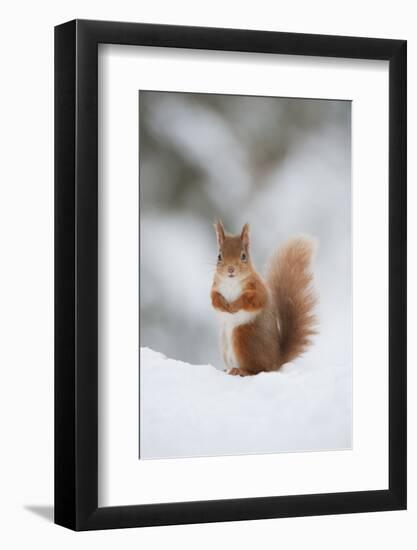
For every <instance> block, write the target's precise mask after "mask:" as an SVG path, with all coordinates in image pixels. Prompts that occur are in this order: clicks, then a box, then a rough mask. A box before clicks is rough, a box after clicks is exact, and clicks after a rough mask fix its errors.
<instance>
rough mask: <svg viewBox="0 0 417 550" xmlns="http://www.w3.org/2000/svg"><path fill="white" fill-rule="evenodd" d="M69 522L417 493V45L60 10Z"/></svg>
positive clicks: (58, 402)
mask: <svg viewBox="0 0 417 550" xmlns="http://www.w3.org/2000/svg"><path fill="white" fill-rule="evenodd" d="M55 197H56V201H55V220H56V225H55V266H56V273H55V280H56V286H55V292H56V296H55V303H56V312H55V521H56V523H58V524H60V525H63V526H65V527H68V528H71V529H74V530H89V529H106V528H122V527H140V526H152V525H169V524H178V523H199V522H214V521H235V520H247V519H261V518H279V517H288V516H306V515H323V514H339V513H353V512H370V511H382V510H400V509H404V508H405V507H406V42H405V41H403V40H386V39H374V38H354V37H339V36H319V35H305V34H288V33H279V32H263V31H262V32H260V31H246V30H236V29H215V28H194V27H174V26H163V25H148V24H139V23H116V22H104V21H80V20H76V21H71V22H68V23H65V24H63V25H60V26H58V27H56V29H55Z"/></svg>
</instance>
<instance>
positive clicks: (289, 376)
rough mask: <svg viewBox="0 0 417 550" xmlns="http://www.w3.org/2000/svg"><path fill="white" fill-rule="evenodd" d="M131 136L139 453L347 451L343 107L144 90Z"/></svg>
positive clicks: (347, 163)
mask: <svg viewBox="0 0 417 550" xmlns="http://www.w3.org/2000/svg"><path fill="white" fill-rule="evenodd" d="M139 144H140V147H139V194H140V201H139V214H140V254H139V258H140V277H139V279H140V280H139V286H140V358H139V370H140V373H139V374H140V376H139V380H140V383H139V392H140V396H139V458H140V459H158V458H181V457H203V456H205V457H207V456H223V455H245V454H262V453H283V452H293V453H294V452H303V451H328V450H347V449H351V448H352V326H351V325H352V294H351V278H352V262H351V102H350V101H343V100H331V99H320V100H318V99H304V98H285V97H253V96H244V95H222V94H208V93H207V94H205V93H181V92H165V91H164V92H160V91H153V90H140V91H139Z"/></svg>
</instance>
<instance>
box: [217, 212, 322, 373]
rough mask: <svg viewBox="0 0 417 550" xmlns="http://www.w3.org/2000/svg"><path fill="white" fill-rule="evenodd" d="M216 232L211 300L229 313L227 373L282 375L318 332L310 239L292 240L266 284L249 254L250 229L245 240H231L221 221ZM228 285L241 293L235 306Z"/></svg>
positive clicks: (244, 231) (276, 257)
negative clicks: (280, 370)
mask: <svg viewBox="0 0 417 550" xmlns="http://www.w3.org/2000/svg"><path fill="white" fill-rule="evenodd" d="M215 228H216V233H217V240H218V244H219V257H218V263H217V270H216V273H215V276H214V281H213V286H212V291H211V300H212V305H213V307H214V308H215V309H216V310H218V311H219V312H222V314H228V315H226V318H224V319H223V322H224V323H225V327H226V328H224V331H225V332H224V335H223V338H222V341H223V342H224V341H225V339H226V345H227V346H231V347H232V352H233V353H232V355H230V349H229V348H227V350H226V351H227V353H224V356H226V357H228V358H229V359H228V361H229V362H232V365H230V364H229V365H227V366H228V367H229V370H228V372H229V373H230V374H231V375H235V376H237V375H239V376H248V375H254V374H257V373H259V372H262V371H272V370H277V369H278V368H279V367H280V366H281V365H282V364H284V363H286V362H289V361H292V360H294V359H295V358H296V357H298V356H299V355H301V354H302V353H304V351H306V349H307V347H308V346H309V345H310V343H311V336H312V335H313V334H315V333H316V331H315V325H316V317H315V315H314V306H315V304H316V297H315V295H314V292H313V290H312V274H311V272H310V262H311V257H312V254H313V248H314V247H313V244H312V242H311V240H309V239H306V238H297V239H292V240H291V241H289V242H288V243H287V244H286V245H285V246H284V247H283V248H282V249H281V250H279V251H278V252H277V253H276V254H275V255H274V256H273V257H272V259H271V261H270V267H269V270H268V275H267V278H266V281H264V280H263V279H262V277H261V276H260V275H259V274H258V273H257V272H256V270H255V268H254V266H253V264H252V262H251V258H250V255H249V226H248V224H245V225H244V227H243V229H242V232H241V234H240V235H227V234H226V232H225V231H224V227H223V225H222V224H221V222H218V223H217V224H216V225H215ZM225 283H227V285H232V288H235V289H236V288H238V289H239V292H238V296H237V297H233V298H234V299H231V301H228V300H227V299H226V298H225V296H224V295H223V294H222V293H221V292H222V291H223V292H225V291H224V290H222V288H223V287H224V285H225ZM222 285H223V286H222ZM233 285H237V286H233ZM226 288H228V287H227V286H226ZM242 312H244V314H245V315H246V317H245V315H244V316H243V317H242ZM229 333H230V334H229ZM229 340H230V341H229ZM225 360H226V359H225ZM234 363H237V366H236V365H235V364H234Z"/></svg>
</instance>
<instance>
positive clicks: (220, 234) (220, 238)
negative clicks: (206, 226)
mask: <svg viewBox="0 0 417 550" xmlns="http://www.w3.org/2000/svg"><path fill="white" fill-rule="evenodd" d="M214 229H215V230H216V235H217V242H218V243H219V246H221V245H222V244H223V242H224V239H225V238H226V235H225V232H224V227H223V224H222V222H221V221H220V220H217V222H216V223H215V224H214Z"/></svg>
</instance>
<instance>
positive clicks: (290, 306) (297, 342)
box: [267, 237, 317, 364]
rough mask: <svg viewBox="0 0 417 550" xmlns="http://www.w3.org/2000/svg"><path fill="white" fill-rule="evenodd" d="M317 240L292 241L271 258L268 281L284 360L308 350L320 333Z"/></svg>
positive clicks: (299, 238)
mask: <svg viewBox="0 0 417 550" xmlns="http://www.w3.org/2000/svg"><path fill="white" fill-rule="evenodd" d="M316 247H317V243H316V241H315V240H314V239H311V238H309V237H296V238H293V239H291V240H290V241H288V242H287V243H286V244H285V245H284V246H283V247H282V248H280V249H279V250H278V251H277V252H276V253H275V254H274V255H273V256H272V258H271V260H270V264H269V268H268V273H267V282H268V286H269V288H270V290H271V294H272V299H273V302H274V304H275V307H276V309H277V316H278V320H279V333H280V342H279V343H280V350H281V353H280V363H281V364H284V363H288V362H289V361H293V360H294V359H295V358H296V357H298V356H299V355H301V354H302V353H304V352H305V351H306V349H307V348H308V346H309V345H310V343H311V337H312V336H313V335H314V334H316V332H317V331H316V326H317V319H316V316H315V314H314V307H315V305H316V303H317V298H316V295H315V293H314V290H313V288H312V281H313V275H312V272H311V269H310V264H311V260H312V257H313V255H314V252H315V250H316Z"/></svg>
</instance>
